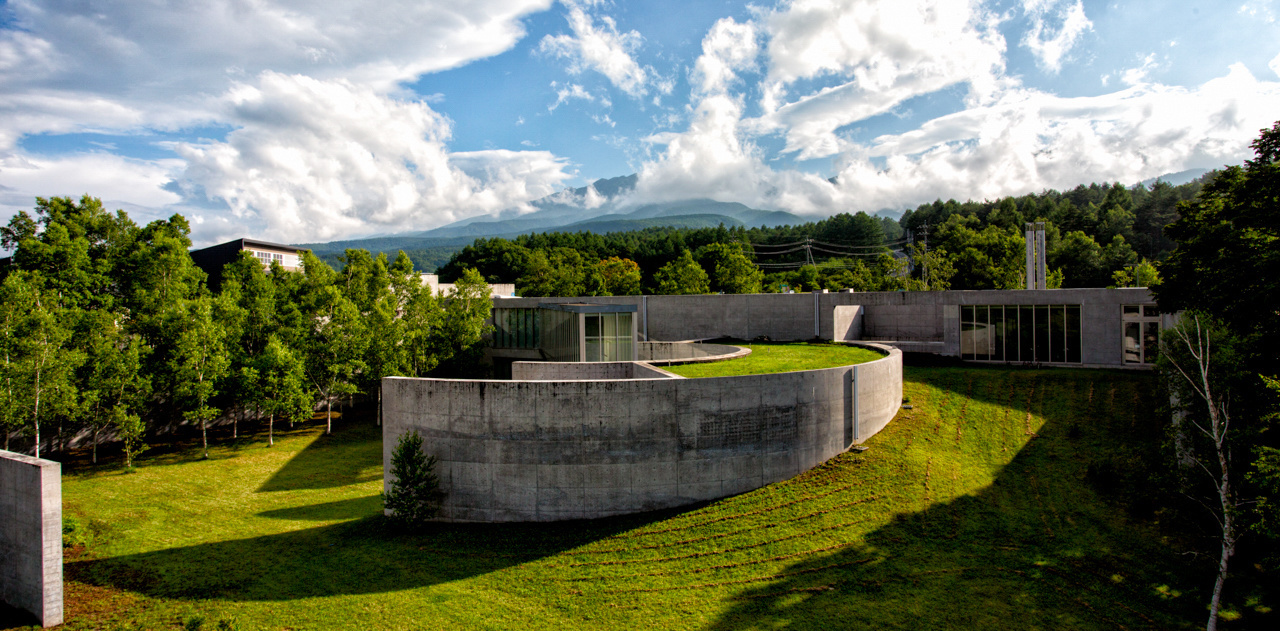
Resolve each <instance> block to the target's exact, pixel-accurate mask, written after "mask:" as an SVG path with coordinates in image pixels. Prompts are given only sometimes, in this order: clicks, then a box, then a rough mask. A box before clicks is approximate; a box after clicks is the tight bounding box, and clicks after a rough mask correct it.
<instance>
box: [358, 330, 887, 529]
mask: <svg viewBox="0 0 1280 631" xmlns="http://www.w3.org/2000/svg"><path fill="white" fill-rule="evenodd" d="M869 346H870V345H869ZM877 348H879V349H880V350H882V351H883V352H885V353H886V356H885V357H884V358H882V359H880V360H876V361H873V362H869V363H866V364H859V365H856V366H843V367H837V368H826V369H821V370H808V371H800V372H789V373H780V374H769V375H746V376H739V377H712V378H704V379H653V378H644V379H618V380H601V381H586V380H574V381H470V380H445V379H408V378H401V377H388V378H386V379H384V380H383V397H384V398H383V401H384V403H383V406H384V407H383V410H384V411H383V421H384V424H385V428H384V434H383V458H384V484H386V483H388V481H389V477H390V457H391V450H392V448H393V447H394V445H395V444H396V442H397V440H398V439H399V437H400V435H401V434H403V433H404V432H407V431H410V430H416V431H417V432H418V433H419V434H420V435H422V437H423V438H424V440H425V443H426V445H427V447H426V449H427V450H428V452H429V453H431V454H432V455H435V456H436V457H437V458H438V461H439V469H438V474H439V476H440V481H441V487H442V489H443V490H444V491H445V492H446V493H447V496H446V499H445V501H444V503H443V505H442V510H441V518H442V519H444V520H446V521H556V520H562V519H583V518H597V517H606V516H610V515H619V514H625V513H634V512H641V511H648V510H656V509H662V508H671V507H676V506H683V505H686V504H690V503H694V502H698V501H704V500H712V499H717V498H721V497H725V496H727V495H733V494H736V493H742V492H745V491H749V490H751V489H755V488H759V487H761V486H764V485H767V484H770V483H772V482H777V481H780V480H785V479H787V478H789V477H792V476H794V475H796V474H798V473H800V472H801V471H804V470H807V469H809V468H812V467H814V466H816V465H818V464H819V463H821V462H823V461H825V460H827V459H828V458H831V457H832V456H835V455H836V454H839V453H840V452H842V451H844V450H845V449H847V448H848V447H849V446H850V445H851V444H853V443H855V442H862V441H864V440H866V439H867V438H869V437H870V436H872V435H874V434H875V432H878V431H879V430H880V429H882V428H883V427H884V426H885V425H886V424H887V423H888V422H889V421H890V420H891V419H892V418H893V416H894V414H896V413H897V410H898V406H899V404H900V402H901V397H902V355H901V353H900V352H899V351H897V350H896V349H891V348H888V347H877ZM564 365H568V364H564ZM578 365H579V366H592V364H585V365H584V364H578ZM597 365H602V364H597ZM633 365H641V366H642V365H643V364H639V363H637V364H633ZM607 370H617V369H613V368H609V369H607Z"/></svg>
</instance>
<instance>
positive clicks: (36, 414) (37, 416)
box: [31, 368, 40, 458]
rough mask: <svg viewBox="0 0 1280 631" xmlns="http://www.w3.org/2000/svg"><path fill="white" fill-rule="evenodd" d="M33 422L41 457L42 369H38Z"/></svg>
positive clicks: (32, 415)
mask: <svg viewBox="0 0 1280 631" xmlns="http://www.w3.org/2000/svg"><path fill="white" fill-rule="evenodd" d="M31 420H32V421H34V422H35V426H36V457H37V458H39V457H40V369H39V368H37V369H36V405H35V408H34V409H33V410H32V412H31Z"/></svg>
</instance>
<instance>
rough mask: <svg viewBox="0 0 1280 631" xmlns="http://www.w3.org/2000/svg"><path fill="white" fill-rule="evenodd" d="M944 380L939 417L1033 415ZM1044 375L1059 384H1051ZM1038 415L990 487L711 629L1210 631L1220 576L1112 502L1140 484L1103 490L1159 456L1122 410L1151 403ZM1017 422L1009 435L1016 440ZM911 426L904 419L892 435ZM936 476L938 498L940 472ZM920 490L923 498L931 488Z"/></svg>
mask: <svg viewBox="0 0 1280 631" xmlns="http://www.w3.org/2000/svg"><path fill="white" fill-rule="evenodd" d="M938 372H939V373H942V378H941V379H936V380H930V382H929V383H930V385H933V386H941V387H942V388H943V393H942V395H943V396H942V397H941V398H943V399H944V401H934V402H932V404H933V405H945V402H946V401H945V399H948V398H950V397H955V396H957V395H967V397H968V398H969V399H971V400H974V401H986V402H989V403H992V404H998V405H1003V406H1007V407H1010V408H1012V409H1013V411H1014V415H1016V414H1018V413H1025V411H1026V409H1027V402H1019V401H1010V400H1008V397H1007V396H1005V395H1003V394H1002V393H1000V392H996V391H992V390H988V386H989V385H990V383H991V381H990V380H979V381H974V379H973V376H974V373H973V372H972V370H971V369H965V370H954V371H938ZM1046 374H1049V375H1054V376H1053V377H1050V378H1048V379H1046V378H1045V375H1046ZM1058 374H1059V373H1057V372H1053V373H1048V371H1045V372H1037V371H1027V373H1025V375H1023V377H1024V378H1023V379H1022V382H1023V385H1024V386H1029V387H1030V388H1039V387H1041V386H1043V385H1045V384H1044V383H1043V382H1044V381H1051V382H1056V381H1057V379H1056V376H1057V375H1058ZM1091 376H1092V377H1094V378H1096V377H1097V373H1093V374H1092V375H1091ZM1014 378H1015V379H1016V378H1017V375H1016V374H1015V375H1014ZM908 379H909V380H910V373H909V374H908ZM1079 381H1080V383H1081V384H1082V385H1083V386H1084V387H1087V384H1085V380H1084V379H1081V380H1079ZM1068 382H1069V380H1068ZM1130 392H1131V391H1130ZM1064 394H1066V395H1069V396H1080V397H1084V393H1083V392H1072V391H1071V389H1070V385H1069V383H1068V386H1067V388H1066V389H1065V392H1064V390H1061V389H1060V390H1058V391H1056V393H1055V394H1049V395H1039V396H1038V397H1037V398H1040V397H1053V396H1055V395H1056V396H1062V395H1064ZM1030 403H1031V408H1032V410H1033V412H1034V413H1035V414H1037V415H1041V414H1042V415H1043V416H1044V417H1045V423H1044V424H1043V426H1041V427H1039V428H1038V429H1037V431H1036V432H1035V435H1034V436H1033V437H1032V438H1031V439H1030V440H1029V442H1027V444H1026V445H1025V446H1024V447H1023V448H1022V449H1021V450H1020V451H1019V452H1018V453H1017V454H1016V455H1015V456H1014V457H1013V458H1012V460H1011V461H1010V462H1009V463H1008V464H1007V465H1005V466H1004V467H1003V469H1002V470H1001V471H1000V473H999V474H998V475H997V477H996V479H995V481H994V483H993V484H992V485H990V486H987V487H985V488H983V489H981V490H980V491H978V492H976V493H973V494H969V495H963V496H960V497H957V498H955V499H953V500H951V501H948V502H943V503H936V504H932V505H930V506H929V507H928V508H927V509H926V510H922V511H919V512H914V513H903V514H901V515H899V516H898V517H897V518H896V519H895V520H894V521H893V522H891V523H890V524H888V525H886V526H884V527H882V528H880V529H878V530H875V531H873V532H871V533H870V534H868V535H867V536H866V537H865V538H863V539H862V540H860V541H856V542H854V543H852V544H850V545H849V546H848V547H845V548H843V549H841V550H840V551H838V552H833V553H826V554H817V555H813V556H809V557H806V559H805V560H804V561H801V562H796V563H794V564H790V565H787V566H784V567H782V568H780V569H778V570H777V572H776V574H774V575H773V576H776V577H778V578H777V579H776V580H764V581H760V582H758V583H755V585H754V586H752V587H750V588H748V589H744V590H742V591H739V592H736V593H734V594H733V595H731V596H730V597H729V599H728V600H729V602H730V603H731V604H730V605H729V606H728V607H727V609H726V611H725V613H724V614H723V615H721V616H719V617H718V619H717V620H716V621H715V622H713V623H711V624H709V625H707V626H706V628H707V629H711V630H715V631H728V630H737V629H747V628H794V629H809V628H814V629H817V628H839V627H843V628H858V627H863V626H875V627H887V628H917V629H944V628H946V629H951V628H964V629H988V628H990V629H995V628H1100V629H1101V628H1126V627H1127V628H1162V629H1164V628H1181V627H1183V626H1187V624H1186V623H1187V622H1188V621H1190V622H1198V623H1201V624H1202V619H1201V617H1202V610H1203V605H1204V603H1205V602H1206V600H1205V597H1206V595H1207V594H1206V593H1205V590H1203V589H1201V588H1204V587H1208V584H1207V583H1206V581H1207V580H1208V579H1209V578H1210V577H1211V576H1212V573H1213V568H1212V567H1211V564H1210V563H1208V562H1204V563H1193V562H1190V561H1189V560H1188V558H1187V557H1184V556H1180V555H1178V554H1176V553H1174V552H1173V551H1171V550H1170V549H1169V548H1167V547H1166V546H1165V545H1164V544H1163V543H1162V541H1161V540H1160V538H1159V536H1158V534H1157V533H1156V531H1154V530H1153V529H1152V528H1151V524H1150V523H1143V522H1142V521H1136V522H1135V520H1134V519H1133V517H1134V515H1135V514H1137V513H1141V512H1143V511H1144V510H1145V508H1144V507H1142V506H1134V505H1132V503H1131V500H1134V499H1135V498H1133V497H1129V498H1124V499H1125V500H1128V501H1121V499H1122V498H1120V497H1119V496H1118V495H1117V494H1121V493H1123V490H1122V489H1120V488H1119V487H1120V485H1121V484H1130V485H1135V486H1138V487H1141V482H1139V481H1137V480H1134V479H1129V480H1127V481H1122V480H1120V479H1108V478H1102V479H1100V478H1099V477H1098V476H1097V471H1098V467H1097V463H1099V462H1109V461H1114V460H1115V459H1117V458H1119V459H1125V458H1132V457H1137V456H1138V455H1139V454H1137V453H1134V452H1131V451H1126V449H1127V448H1126V447H1125V445H1133V444H1142V443H1146V444H1150V443H1151V441H1152V440H1153V435H1154V440H1155V441H1156V442H1157V443H1158V441H1159V438H1158V436H1159V421H1158V419H1153V418H1144V417H1145V416H1150V415H1149V414H1147V413H1146V412H1145V411H1137V412H1136V414H1135V413H1134V411H1131V410H1129V409H1127V408H1128V407H1129V406H1133V405H1135V404H1137V405H1150V404H1151V403H1153V402H1152V401H1151V400H1149V398H1147V397H1146V396H1145V395H1144V396H1143V398H1142V399H1141V400H1138V399H1137V398H1135V399H1134V400H1132V401H1130V400H1127V399H1126V400H1123V401H1108V400H1107V399H1106V398H1105V397H1104V396H1103V395H1102V394H1101V391H1100V392H1099V394H1098V396H1097V397H1096V399H1095V400H1093V401H1092V402H1091V404H1090V405H1088V406H1087V408H1088V410H1089V412H1088V414H1086V415H1083V416H1078V415H1072V414H1070V413H1069V412H1070V411H1071V409H1072V408H1070V407H1068V406H1058V405H1055V403H1054V402H1053V401H1052V400H1043V399H1041V400H1038V401H1034V402H1030ZM1146 409H1150V408H1146ZM955 412H957V410H955V409H953V410H952V413H953V414H954V413H955ZM1017 420H1018V419H1014V421H1015V422H1014V423H1012V424H1011V425H1012V426H1013V429H1020V428H1018V427H1017V425H1018V423H1017V422H1016V421H1017ZM903 422H904V421H903V420H902V416H901V415H900V416H899V419H898V420H896V421H895V423H903ZM897 429H899V430H901V429H902V428H901V427H899V428H897ZM948 432H949V433H950V434H951V436H947V435H946V434H947V433H948ZM1152 433H1154V434H1152ZM1143 434H1146V436H1143ZM912 435H913V437H914V438H915V440H916V441H917V442H918V443H920V442H924V441H926V440H928V441H931V442H932V441H934V440H937V439H938V438H939V437H938V436H936V435H935V433H934V428H933V422H932V421H930V422H929V423H928V426H927V427H920V428H918V429H916V430H915V431H913V432H912ZM955 435H956V429H955V426H954V424H953V425H951V426H950V427H949V428H947V427H946V425H945V424H944V429H943V431H942V435H941V437H940V438H941V440H942V441H947V440H954V439H955ZM898 436H899V438H901V436H902V435H901V433H899V434H898ZM881 438H882V439H883V438H885V437H881ZM875 448H876V447H874V446H873V449H875ZM934 463H935V467H936V468H935V476H936V477H935V478H934V483H935V485H936V484H938V482H939V480H940V479H941V478H942V475H940V474H941V473H942V467H939V466H938V463H937V461H936V460H935V461H934ZM919 473H923V471H922V472H919ZM1114 473H1115V477H1117V478H1118V477H1123V475H1124V473H1123V472H1121V471H1115V472H1114ZM917 483H918V484H921V485H923V484H925V482H924V476H923V475H920V476H918V482H917ZM1122 504H1128V510H1129V512H1126V508H1125V506H1123V505H1122ZM1146 508H1149V507H1146ZM1162 585H1163V586H1167V587H1172V590H1171V591H1172V592H1174V593H1176V592H1181V594H1182V595H1181V596H1178V597H1176V598H1170V597H1169V593H1170V592H1168V591H1166V592H1165V593H1161V591H1160V587H1159V586H1162Z"/></svg>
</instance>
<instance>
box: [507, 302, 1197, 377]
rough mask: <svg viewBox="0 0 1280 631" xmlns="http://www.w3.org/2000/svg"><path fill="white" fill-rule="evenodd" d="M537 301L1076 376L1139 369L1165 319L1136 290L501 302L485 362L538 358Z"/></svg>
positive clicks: (643, 330) (701, 331)
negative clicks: (1071, 369)
mask: <svg viewBox="0 0 1280 631" xmlns="http://www.w3.org/2000/svg"><path fill="white" fill-rule="evenodd" d="M549 302H574V303H578V304H597V305H626V306H630V307H634V308H635V312H636V316H635V318H636V319H635V322H636V329H637V336H638V337H637V339H639V340H642V341H654V340H664V341H680V340H707V339H717V338H732V339H740V340H753V339H757V338H768V339H770V340H811V339H823V340H838V341H867V342H877V343H882V344H887V345H890V346H894V347H896V348H899V349H901V350H902V351H904V352H918V353H932V354H937V355H944V356H950V357H959V358H962V359H967V360H972V361H990V362H1002V363H1022V364H1063V365H1075V366H1083V367H1130V368H1132V367H1140V368H1141V367H1150V366H1151V365H1152V364H1153V363H1154V361H1155V353H1156V349H1157V345H1156V342H1157V340H1158V336H1159V332H1160V329H1161V328H1164V327H1167V326H1169V325H1170V323H1171V321H1172V320H1171V316H1168V315H1165V316H1161V315H1160V314H1159V312H1158V311H1157V309H1156V304H1155V300H1154V299H1153V298H1152V297H1151V293H1150V292H1149V291H1148V290H1146V289H1145V288H1125V289H1041V290H987V291H977V290H974V291H916V292H852V291H844V292H838V293H828V292H825V291H823V292H814V293H807V294H741V295H701V296H609V297H577V298H563V299H550V298H503V299H501V300H495V301H494V304H493V306H494V315H493V318H494V322H495V324H496V325H497V327H498V328H499V329H500V330H502V331H503V334H502V335H501V336H495V338H494V344H493V349H492V351H491V352H492V354H493V356H494V358H495V363H500V362H503V361H518V360H539V359H541V360H546V359H550V357H549V356H547V355H546V354H545V353H538V352H537V350H536V349H537V348H538V343H539V341H538V339H537V337H538V335H537V334H538V332H537V331H536V330H531V329H529V328H528V327H530V326H536V320H537V318H533V317H531V314H534V313H537V312H538V309H539V308H541V307H542V305H543V304H544V303H549ZM521 323H526V324H521ZM521 326H523V327H524V328H521ZM510 340H523V344H513V343H511V342H510Z"/></svg>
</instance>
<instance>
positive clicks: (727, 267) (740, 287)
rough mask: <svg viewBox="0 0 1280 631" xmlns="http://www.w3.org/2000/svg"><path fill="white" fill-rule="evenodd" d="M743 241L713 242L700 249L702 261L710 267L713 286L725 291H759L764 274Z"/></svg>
mask: <svg viewBox="0 0 1280 631" xmlns="http://www.w3.org/2000/svg"><path fill="white" fill-rule="evenodd" d="M748 251H749V250H748V249H747V247H746V246H745V245H743V244H740V243H712V244H711V245H708V246H705V247H703V248H702V249H701V250H699V256H698V259H699V262H701V263H702V267H703V268H704V269H706V270H710V271H711V278H710V280H711V283H710V290H711V291H714V292H722V293H726V294H758V293H760V291H761V286H762V284H763V281H764V274H763V273H762V272H761V271H760V269H759V268H757V267H756V264H755V263H754V262H752V260H751V259H750V258H748V256H747V253H748Z"/></svg>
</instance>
